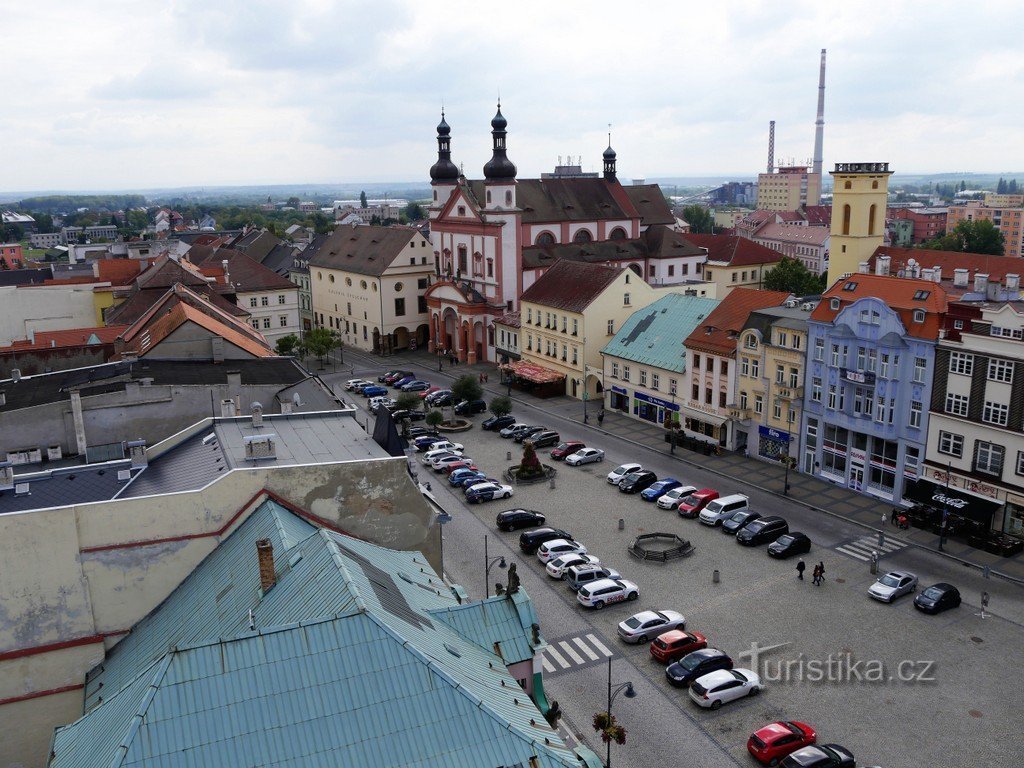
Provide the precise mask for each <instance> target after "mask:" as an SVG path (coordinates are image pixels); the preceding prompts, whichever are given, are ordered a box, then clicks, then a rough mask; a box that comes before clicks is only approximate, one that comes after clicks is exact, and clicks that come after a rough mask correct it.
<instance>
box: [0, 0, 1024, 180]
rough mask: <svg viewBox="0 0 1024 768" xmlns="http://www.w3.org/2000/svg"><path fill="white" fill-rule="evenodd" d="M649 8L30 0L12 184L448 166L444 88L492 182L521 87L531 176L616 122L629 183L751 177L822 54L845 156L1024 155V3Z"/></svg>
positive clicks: (521, 130) (929, 164)
mask: <svg viewBox="0 0 1024 768" xmlns="http://www.w3.org/2000/svg"><path fill="white" fill-rule="evenodd" d="M636 8H637V10H632V9H631V8H629V7H623V6H622V5H621V4H617V3H612V2H593V3H588V4H586V5H585V6H584V5H577V4H571V3H570V4H550V3H548V4H544V3H539V2H530V1H527V2H521V3H516V4H508V5H507V6H502V7H500V8H498V7H496V6H494V5H492V4H486V3H468V2H453V3H448V4H444V5H442V6H434V5H431V4H422V3H419V4H413V3H410V2H401V1H400V0H383V2H379V3H375V4H372V5H369V6H367V5H365V4H359V5H357V4H354V3H331V2H324V1H323V0H298V1H297V2H294V3H291V4H288V5H287V6H284V5H279V4H276V3H255V4H254V3H251V2H245V3H243V2H241V0H218V1H217V2H215V3H213V4H210V3H200V2H198V1H197V0H177V1H176V2H174V3H171V4H168V5H165V6H160V7H149V6H138V5H136V4H134V3H129V2H126V1H123V0H116V1H115V2H97V1H96V0H84V1H83V2H74V3H71V2H65V1H64V0H58V1H57V2H53V3H47V4H37V5H24V4H21V5H18V6H17V8H16V10H15V9H13V8H12V10H11V12H8V13H6V14H5V15H4V18H5V32H6V34H5V45H4V53H3V57H2V58H3V62H4V71H5V73H6V74H7V86H6V87H5V89H4V97H5V106H6V109H5V110H4V111H3V113H0V146H3V147H4V148H5V150H6V151H5V153H4V155H5V157H4V165H3V172H2V174H0V191H3V190H42V189H63V190H77V189H122V188H154V187H179V186H180V187H186V186H199V185H208V186H222V185H223V186H227V185H253V184H266V185H272V184H291V183H309V184H324V183H350V182H356V181H364V182H368V183H369V182H415V181H417V180H420V179H422V180H424V181H425V180H426V179H427V169H428V168H429V167H430V165H431V163H432V162H433V160H434V158H435V152H436V143H435V141H434V135H435V133H434V129H435V126H436V124H437V122H438V119H439V117H440V111H441V105H442V103H443V104H444V106H445V111H446V115H447V120H448V122H449V124H450V125H451V128H452V150H453V159H454V160H455V162H456V163H457V164H461V165H462V166H463V167H464V168H465V172H466V174H467V175H468V176H470V177H478V176H480V173H481V172H480V169H481V166H482V165H483V163H484V162H485V161H486V160H487V159H488V157H489V156H490V151H489V146H490V133H489V131H490V125H489V123H490V119H491V117H492V116H493V114H494V110H495V103H496V101H497V98H498V95H499V93H500V96H501V100H502V111H503V112H504V114H505V116H506V117H507V119H508V124H509V125H508V129H509V136H508V152H509V157H510V158H511V159H512V160H513V161H514V162H515V163H516V164H517V166H518V169H519V174H520V176H522V177H536V176H538V175H539V174H540V173H541V172H543V171H548V170H550V169H551V168H552V167H553V166H554V165H555V164H556V162H557V160H558V157H559V156H562V157H563V158H565V157H566V156H570V155H571V156H574V157H577V156H578V157H581V158H582V164H583V166H584V169H585V170H598V169H599V168H600V155H601V152H602V151H603V149H604V148H605V146H606V145H607V141H608V139H607V133H608V124H609V123H610V124H611V133H612V144H613V146H614V147H615V149H616V151H617V152H618V158H619V171H620V176H621V177H622V178H654V177H672V176H729V175H735V176H736V177H740V176H743V177H750V176H753V175H755V174H757V173H758V172H760V171H763V170H764V168H765V165H766V163H767V153H768V149H767V146H768V121H769V120H775V121H776V142H775V146H776V157H777V158H778V159H780V160H783V161H785V162H788V161H790V160H791V159H792V160H793V161H795V162H796V163H803V162H807V161H808V160H809V158H810V156H811V154H812V151H813V142H814V117H815V106H816V96H817V79H818V64H819V51H820V49H821V48H826V49H828V72H827V77H826V95H825V139H824V160H825V169H826V171H827V170H828V169H829V168H831V167H832V165H833V164H834V163H835V162H845V161H865V160H867V161H887V162H889V163H890V167H892V168H893V169H894V170H895V171H896V172H897V173H906V174H919V173H937V172H958V171H960V172H976V173H991V174H997V175H998V174H999V173H1007V172H1012V171H1013V169H1014V168H1024V149H1022V148H1021V146H1020V144H1019V142H1017V141H1015V137H1016V135H1017V131H1018V130H1019V129H1018V126H1019V125H1020V124H1021V117H1022V112H1024V106H1022V105H1021V103H1020V101H1019V99H1017V98H1016V94H1017V93H1019V92H1020V90H1021V78H1022V75H1024V59H1022V57H1021V56H1020V55H1019V52H1018V46H1019V40H1018V32H1017V30H1018V29H1019V28H1020V27H1021V26H1022V24H1021V23H1022V22H1024V10H1022V9H1021V7H1020V6H1019V5H1018V4H1015V3H1010V2H993V3H986V4H984V6H972V7H971V8H970V10H969V12H968V11H965V9H964V6H962V4H954V3H952V2H936V3H932V4H930V5H929V6H928V12H927V13H922V12H921V8H920V6H918V5H911V4H909V3H907V4H902V3H888V4H883V3H880V2H856V1H854V2H850V3H846V4H843V5H841V6H832V5H828V4H825V5H823V4H820V3H811V2H786V3H783V4H778V3H767V2H753V3H751V2H733V1H731V0H727V1H726V2H722V3H718V4H715V5H714V6H707V7H703V6H702V7H692V6H690V5H689V4H681V3H664V2H655V3H646V4H643V5H641V6H636ZM1000 94H1001V95H1000Z"/></svg>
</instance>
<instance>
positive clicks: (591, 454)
mask: <svg viewBox="0 0 1024 768" xmlns="http://www.w3.org/2000/svg"><path fill="white" fill-rule="evenodd" d="M598 461H604V451H602V450H601V449H600V448H580V449H579V450H578V451H576V453H571V454H569V455H568V456H566V457H565V463H566V464H568V465H569V466H570V467H578V466H579V465H580V464H592V463H595V462H598Z"/></svg>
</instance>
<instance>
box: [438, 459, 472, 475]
mask: <svg viewBox="0 0 1024 768" xmlns="http://www.w3.org/2000/svg"><path fill="white" fill-rule="evenodd" d="M476 468H477V466H476V464H474V463H473V462H472V461H453V462H452V463H451V464H445V465H444V466H443V467H441V471H442V472H443V473H444V474H446V475H450V474H451V473H452V472H454V471H455V470H456V469H476Z"/></svg>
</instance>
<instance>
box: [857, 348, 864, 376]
mask: <svg viewBox="0 0 1024 768" xmlns="http://www.w3.org/2000/svg"><path fill="white" fill-rule="evenodd" d="M857 370H858V371H863V370H864V347H857Z"/></svg>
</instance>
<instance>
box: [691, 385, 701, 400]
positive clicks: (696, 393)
mask: <svg viewBox="0 0 1024 768" xmlns="http://www.w3.org/2000/svg"><path fill="white" fill-rule="evenodd" d="M692 394H693V400H694V401H695V402H696V401H699V400H700V385H698V384H694V385H693V392H692Z"/></svg>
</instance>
